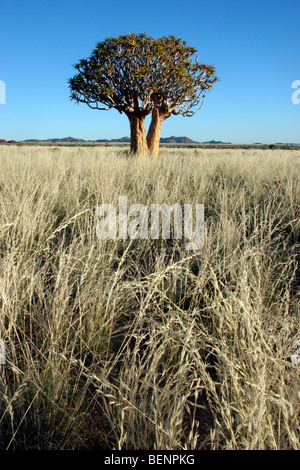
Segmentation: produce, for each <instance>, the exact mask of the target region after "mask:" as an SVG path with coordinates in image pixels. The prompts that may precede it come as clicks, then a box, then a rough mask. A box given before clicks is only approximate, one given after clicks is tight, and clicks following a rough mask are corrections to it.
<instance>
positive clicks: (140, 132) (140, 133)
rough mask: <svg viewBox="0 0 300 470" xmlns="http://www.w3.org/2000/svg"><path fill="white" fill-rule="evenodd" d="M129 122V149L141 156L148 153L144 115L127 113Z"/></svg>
mask: <svg viewBox="0 0 300 470" xmlns="http://www.w3.org/2000/svg"><path fill="white" fill-rule="evenodd" d="M127 116H128V119H129V122H130V150H131V152H132V153H133V154H135V155H138V156H142V155H146V154H147V153H148V146H147V140H146V129H145V116H139V115H138V114H134V113H130V114H127Z"/></svg>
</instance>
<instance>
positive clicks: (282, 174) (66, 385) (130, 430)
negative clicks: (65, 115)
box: [0, 145, 300, 450]
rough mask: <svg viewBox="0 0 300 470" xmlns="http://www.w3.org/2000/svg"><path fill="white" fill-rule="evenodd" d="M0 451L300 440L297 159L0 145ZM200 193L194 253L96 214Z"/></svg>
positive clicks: (272, 444) (265, 153)
mask: <svg viewBox="0 0 300 470" xmlns="http://www.w3.org/2000/svg"><path fill="white" fill-rule="evenodd" d="M0 163H1V171H0V206H1V208H0V340H1V345H2V361H1V362H2V363H1V364H0V448H1V449H11V450H13V449H24V450H31V449H34V450H42V449H53V450H55V449H71V450H72V449H76V450H85V449H107V450H109V449H111V450H114V449H121V450H139V449H147V450H184V449H186V450H200V449H205V450H228V449H233V450H246V449H251V450H252V449H253V450H254V449H255V450H267V449H280V450H281V449H295V450H296V449H297V450H300V432H299V421H300V380H299V379H300V330H299V320H300V311H299V300H300V295H299V286H300V279H299V274H300V271H299V260H300V247H299V241H300V152H299V151H297V150H295V151H292V150H255V149H254V150H242V149H240V150H239V149H235V150H226V149H223V150H222V149H211V150H210V149H204V150H203V149H168V148H165V149H161V151H160V156H159V159H158V161H153V160H150V159H146V158H141V159H137V158H135V159H134V158H131V157H130V156H129V155H128V153H127V151H124V150H122V149H120V148H109V147H108V148H105V147H73V146H70V147H59V146H51V147H50V146H49V147H42V146H14V145H11V146H4V145H2V146H1V147H0ZM119 196H127V198H128V205H131V204H137V203H138V204H144V205H145V206H147V207H150V205H151V204H163V203H166V204H169V205H172V204H175V203H177V204H180V205H181V206H183V204H194V205H195V204H203V205H204V215H205V234H204V246H203V248H202V249H201V250H198V251H188V250H187V249H186V246H185V241H184V240H181V239H175V238H174V237H171V238H170V239H163V238H162V237H161V238H158V239H151V237H150V236H149V237H148V238H147V239H131V238H128V239H125V240H124V239H118V238H116V239H109V238H108V239H105V240H101V239H99V238H98V236H97V234H96V226H97V217H96V209H97V207H98V206H99V205H100V204H104V203H109V204H112V205H114V206H116V207H117V206H118V198H119Z"/></svg>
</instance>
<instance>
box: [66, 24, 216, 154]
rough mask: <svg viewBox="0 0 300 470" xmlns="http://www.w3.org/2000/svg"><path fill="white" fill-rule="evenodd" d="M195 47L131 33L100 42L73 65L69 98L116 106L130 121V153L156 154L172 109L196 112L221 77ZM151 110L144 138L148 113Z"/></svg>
mask: <svg viewBox="0 0 300 470" xmlns="http://www.w3.org/2000/svg"><path fill="white" fill-rule="evenodd" d="M196 52H197V51H196V49H194V48H193V47H190V46H189V45H188V44H187V43H186V42H185V41H182V40H181V39H179V38H177V37H174V36H169V37H162V38H160V39H154V38H151V37H149V36H147V35H146V34H145V33H143V34H138V35H137V34H133V33H130V34H127V35H126V36H119V37H116V38H106V39H105V41H103V42H99V43H98V44H97V45H96V48H95V49H94V50H93V52H92V54H91V56H90V57H89V58H88V59H82V60H81V61H80V62H79V63H78V64H76V65H75V66H74V67H75V69H76V70H77V71H78V73H77V75H75V76H74V77H73V78H70V79H69V88H70V90H71V96H70V97H71V99H72V100H75V101H76V102H77V103H79V102H80V103H86V104H87V105H88V106H89V107H90V108H92V109H99V110H109V109H111V108H115V109H116V110H117V111H119V113H121V114H122V113H124V114H126V116H127V117H128V119H129V122H130V133H131V152H132V153H134V154H138V155H141V154H150V155H152V156H153V157H157V156H158V150H159V141H160V133H161V127H162V124H163V122H164V121H165V119H167V118H168V117H170V116H171V114H174V115H178V114H181V115H182V116H193V115H194V114H195V113H196V112H197V111H199V109H200V108H201V107H202V105H203V100H204V97H205V93H206V91H207V90H210V89H211V88H212V87H213V84H214V83H215V82H216V81H217V80H218V78H217V77H216V75H215V68H214V67H213V66H212V65H207V64H199V63H198V57H196V58H195V60H194V57H195V54H196ZM148 114H151V115H152V119H151V123H150V126H149V130H148V134H147V137H146V130H145V118H146V116H147V115H148Z"/></svg>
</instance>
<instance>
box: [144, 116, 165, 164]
mask: <svg viewBox="0 0 300 470" xmlns="http://www.w3.org/2000/svg"><path fill="white" fill-rule="evenodd" d="M165 119H166V115H165V114H162V113H160V112H159V110H158V109H155V110H154V111H153V112H152V119H151V123H150V126H149V130H148V134H147V144H148V152H149V153H150V155H151V156H152V157H153V158H157V157H158V152H159V142H160V134H161V128H162V124H163V122H164V120H165Z"/></svg>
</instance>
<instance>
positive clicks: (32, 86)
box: [0, 0, 300, 143]
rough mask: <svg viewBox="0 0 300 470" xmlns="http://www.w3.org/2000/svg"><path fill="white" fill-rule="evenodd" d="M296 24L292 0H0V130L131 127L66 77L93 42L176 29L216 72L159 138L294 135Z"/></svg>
mask: <svg viewBox="0 0 300 470" xmlns="http://www.w3.org/2000/svg"><path fill="white" fill-rule="evenodd" d="M299 25H300V1H299V0H205V1H202V0H194V1H192V0H180V1H178V0H172V1H171V0H151V1H147V0H145V1H144V2H142V1H141V0H111V1H110V0H105V1H103V0H0V80H1V81H3V82H4V83H5V85H6V104H0V139H6V140H10V139H14V140H24V139H29V138H37V139H48V138H53V137H59V138H62V137H68V136H72V137H77V138H83V139H91V140H93V139H95V140H96V139H103V138H107V139H112V138H119V137H124V136H129V123H128V120H127V118H126V116H124V115H120V114H119V113H118V112H117V111H115V110H110V111H97V110H91V109H90V108H88V106H86V105H85V104H79V105H77V104H75V103H74V102H71V101H70V99H69V89H68V85H67V79H68V78H69V77H71V76H72V75H74V73H75V70H74V69H73V67H72V65H73V64H75V63H76V62H77V61H78V60H80V59H82V58H87V57H88V56H89V55H90V53H91V52H92V49H93V48H94V47H95V44H96V42H99V41H102V40H104V39H105V37H107V36H119V35H121V34H127V33H129V32H133V33H140V32H146V33H147V34H148V35H150V36H153V37H160V36H168V35H175V36H178V37H181V38H182V39H184V40H185V41H187V42H188V43H189V44H190V45H191V46H194V47H195V48H196V49H197V50H198V54H199V61H200V62H206V63H210V64H213V65H214V66H215V67H216V70H217V75H218V76H219V77H220V79H221V81H220V82H218V83H217V84H216V85H215V86H214V89H213V90H212V91H210V92H209V93H208V94H207V97H206V100H205V103H204V106H203V107H202V109H201V111H200V112H199V113H197V114H196V115H195V116H193V117H185V118H184V117H182V116H172V117H170V118H169V119H168V120H166V121H165V123H164V125H163V129H162V137H169V136H172V135H175V136H187V137H189V138H191V139H193V140H196V141H200V142H203V141H208V140H212V139H214V140H222V141H225V142H233V143H254V142H262V143H275V142H296V143H300V104H298V105H297V104H293V103H292V99H291V97H292V93H293V92H295V90H293V89H292V83H293V82H294V81H295V80H300V34H299V31H300V27H299ZM0 83H1V82H0ZM146 123H148V121H147V122H146Z"/></svg>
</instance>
